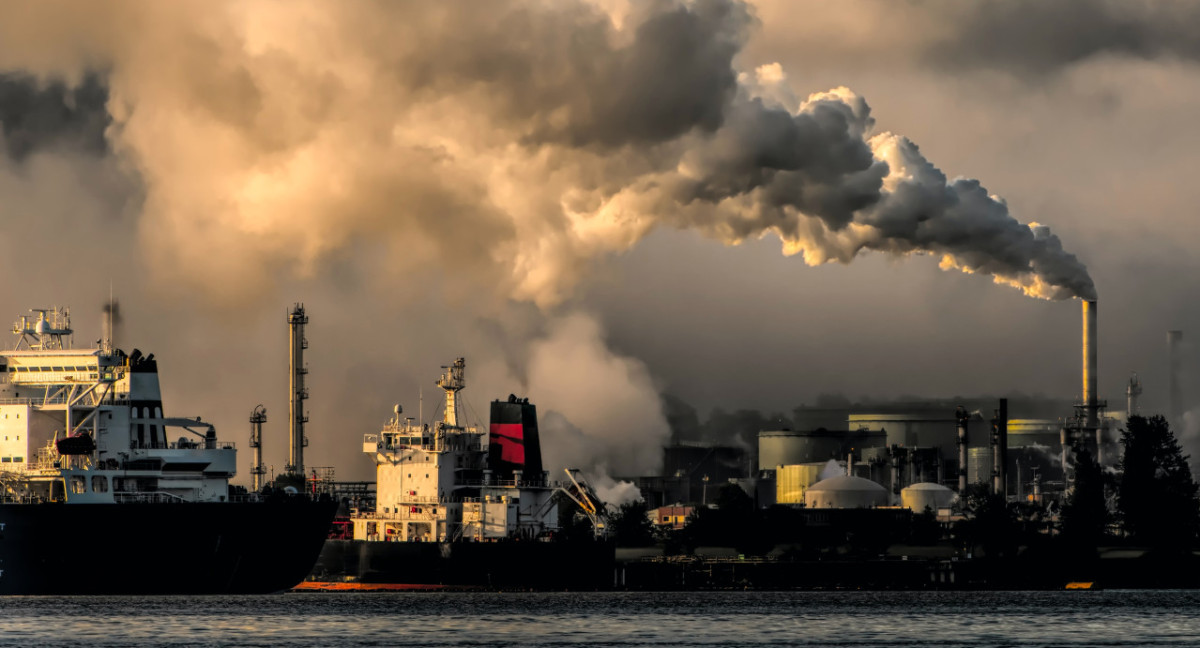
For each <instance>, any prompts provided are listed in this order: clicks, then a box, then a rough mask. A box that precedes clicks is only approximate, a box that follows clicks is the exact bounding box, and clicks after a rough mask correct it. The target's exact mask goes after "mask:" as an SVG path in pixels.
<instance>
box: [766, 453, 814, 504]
mask: <svg viewBox="0 0 1200 648" xmlns="http://www.w3.org/2000/svg"><path fill="white" fill-rule="evenodd" d="M825 467H826V464H824V463H808V464H798V465H795V466H778V467H776V468H775V502H776V503H777V504H803V503H804V491H806V490H808V487H809V486H812V485H813V484H815V483H817V482H818V481H820V479H821V471H822V470H824V469H825Z"/></svg>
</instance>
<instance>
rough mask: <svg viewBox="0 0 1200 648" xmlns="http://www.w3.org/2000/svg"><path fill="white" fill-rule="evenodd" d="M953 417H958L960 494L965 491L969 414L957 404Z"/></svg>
mask: <svg viewBox="0 0 1200 648" xmlns="http://www.w3.org/2000/svg"><path fill="white" fill-rule="evenodd" d="M954 417H955V418H956V419H958V492H959V493H960V494H962V493H966V492H967V425H968V423H969V422H970V420H971V415H970V414H968V413H967V410H966V408H965V407H963V406H962V405H959V406H958V409H956V410H954Z"/></svg>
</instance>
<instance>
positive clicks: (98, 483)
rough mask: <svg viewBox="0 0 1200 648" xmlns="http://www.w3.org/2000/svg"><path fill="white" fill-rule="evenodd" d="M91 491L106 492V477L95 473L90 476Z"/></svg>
mask: <svg viewBox="0 0 1200 648" xmlns="http://www.w3.org/2000/svg"><path fill="white" fill-rule="evenodd" d="M92 492H93V493H107V492H108V477H105V476H103V475H95V476H94V477H92Z"/></svg>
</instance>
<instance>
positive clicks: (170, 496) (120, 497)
mask: <svg viewBox="0 0 1200 648" xmlns="http://www.w3.org/2000/svg"><path fill="white" fill-rule="evenodd" d="M113 499H114V500H116V502H117V503H118V504H171V503H179V502H186V501H188V500H186V499H184V498H182V497H180V496H178V495H175V494H174V493H164V492H162V491H152V492H133V493H113Z"/></svg>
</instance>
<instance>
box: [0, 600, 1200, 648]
mask: <svg viewBox="0 0 1200 648" xmlns="http://www.w3.org/2000/svg"><path fill="white" fill-rule="evenodd" d="M0 646H22V647H25V646H423V647H429V648H437V647H440V646H591V647H600V648H602V647H605V646H623V647H624V646H946V647H949V646H1200V592H1145V591H1136V592H1135V591H1104V592H672V593H514V594H504V593H429V592H419V593H417V592H414V593H378V594H371V593H304V594H279V595H274V596H241V597H232V596H211V597H182V596H181V597H7V598H0Z"/></svg>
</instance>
